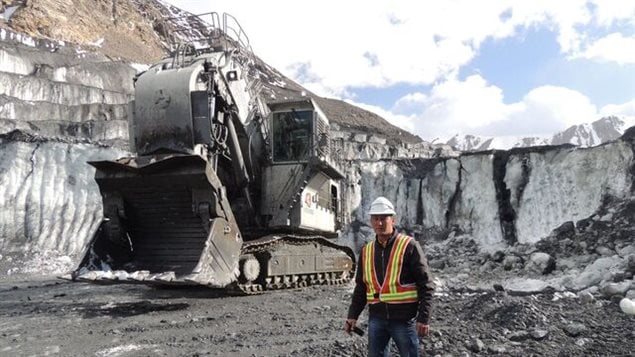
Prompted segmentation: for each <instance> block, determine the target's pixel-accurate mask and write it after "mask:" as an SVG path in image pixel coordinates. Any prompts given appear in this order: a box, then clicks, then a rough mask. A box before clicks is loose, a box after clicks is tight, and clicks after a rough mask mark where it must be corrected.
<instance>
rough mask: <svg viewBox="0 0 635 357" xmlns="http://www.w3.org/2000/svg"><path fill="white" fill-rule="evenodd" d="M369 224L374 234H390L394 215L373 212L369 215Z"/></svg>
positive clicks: (393, 224)
mask: <svg viewBox="0 0 635 357" xmlns="http://www.w3.org/2000/svg"><path fill="white" fill-rule="evenodd" d="M370 224H371V225H372V226H373V229H374V230H375V234H377V235H380V236H385V235H391V234H392V232H393V229H394V227H395V217H394V216H391V215H388V214H373V215H371V216H370Z"/></svg>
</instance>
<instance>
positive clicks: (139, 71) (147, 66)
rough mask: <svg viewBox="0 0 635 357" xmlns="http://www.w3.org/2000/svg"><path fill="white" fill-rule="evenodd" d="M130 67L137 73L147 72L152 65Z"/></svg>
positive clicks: (135, 64) (136, 64) (131, 65)
mask: <svg viewBox="0 0 635 357" xmlns="http://www.w3.org/2000/svg"><path fill="white" fill-rule="evenodd" d="M130 67H132V68H134V69H135V70H136V71H137V73H141V72H145V71H147V70H148V68H150V65H148V64H144V63H131V64H130Z"/></svg>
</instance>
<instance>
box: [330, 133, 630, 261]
mask: <svg viewBox="0 0 635 357" xmlns="http://www.w3.org/2000/svg"><path fill="white" fill-rule="evenodd" d="M631 136H632V135H631ZM633 152H634V145H633V140H632V139H627V138H626V135H625V137H623V139H622V140H617V141H615V142H611V143H608V144H605V145H601V146H598V147H594V148H585V149H581V148H575V147H571V146H554V147H535V148H523V149H514V150H511V151H493V152H481V153H470V154H464V155H461V156H459V157H455V158H443V159H441V158H434V159H425V158H420V159H396V160H381V161H366V160H352V161H350V164H349V165H346V167H348V169H347V185H346V188H347V190H348V193H349V194H350V198H349V209H350V212H351V224H350V225H349V226H348V227H347V228H346V229H344V230H343V233H342V238H341V241H342V243H344V244H347V245H349V246H351V247H352V248H354V250H356V251H359V249H360V248H361V246H362V245H363V243H364V242H366V241H368V240H370V239H372V237H373V236H374V234H373V232H372V229H371V227H370V225H369V217H368V216H367V214H366V212H368V209H369V206H370V203H371V202H372V201H373V200H374V199H375V198H376V197H377V196H385V197H387V198H388V199H390V200H391V201H392V202H393V203H395V209H396V211H397V213H398V217H397V223H398V227H399V228H401V229H404V230H405V231H407V232H409V233H411V234H414V235H416V236H419V237H421V238H422V239H432V237H435V236H437V237H438V236H439V234H440V235H441V236H443V234H445V235H447V233H449V232H450V231H455V232H457V233H459V234H462V233H463V234H467V235H470V236H471V237H472V238H473V239H474V240H475V241H476V242H477V243H478V244H479V246H480V247H481V249H483V250H484V251H493V250H496V249H501V248H504V247H505V246H508V245H513V244H515V243H528V244H532V243H535V242H537V241H538V240H540V239H541V238H544V237H545V236H547V235H548V234H549V233H551V231H552V230H553V229H555V228H557V227H558V226H560V225H561V224H562V223H564V222H567V221H573V222H576V221H578V220H580V219H583V218H587V217H589V216H591V215H593V214H594V212H595V211H596V210H597V209H598V208H599V207H600V206H601V204H602V202H603V198H604V197H606V196H607V195H610V196H614V197H618V198H624V197H628V196H630V195H632V190H633V187H634V185H633V179H634V175H633V173H634V172H635V164H634V159H633V157H634V154H633ZM444 232H445V233H444Z"/></svg>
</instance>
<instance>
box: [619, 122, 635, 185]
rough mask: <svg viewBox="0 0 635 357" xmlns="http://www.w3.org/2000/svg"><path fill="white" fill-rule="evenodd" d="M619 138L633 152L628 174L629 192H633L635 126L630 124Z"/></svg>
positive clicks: (634, 183) (634, 176) (634, 178)
mask: <svg viewBox="0 0 635 357" xmlns="http://www.w3.org/2000/svg"><path fill="white" fill-rule="evenodd" d="M621 140H623V141H624V142H626V143H627V144H628V145H629V146H630V147H631V151H632V152H633V159H632V162H633V164H632V165H631V169H630V174H631V181H632V182H631V194H633V193H635V126H632V127H630V128H628V129H626V131H625V132H624V134H623V135H622V137H621Z"/></svg>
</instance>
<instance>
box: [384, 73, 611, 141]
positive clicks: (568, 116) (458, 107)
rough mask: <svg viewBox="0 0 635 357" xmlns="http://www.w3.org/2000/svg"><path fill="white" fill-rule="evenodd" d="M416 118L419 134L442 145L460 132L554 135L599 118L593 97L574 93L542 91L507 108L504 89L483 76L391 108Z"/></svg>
mask: <svg viewBox="0 0 635 357" xmlns="http://www.w3.org/2000/svg"><path fill="white" fill-rule="evenodd" d="M392 112H394V113H400V114H401V115H404V114H409V115H410V116H411V117H414V119H411V120H412V121H413V125H414V133H415V134H418V135H420V136H421V137H422V138H425V139H427V140H432V139H433V138H436V137H439V138H441V139H442V140H444V139H448V138H450V137H452V136H453V135H454V134H456V133H458V132H464V133H471V134H477V135H483V136H510V135H525V136H540V135H549V134H553V133H554V132H557V131H559V130H563V129H565V128H567V127H569V126H571V125H574V124H580V123H586V122H590V121H593V120H596V119H598V113H597V109H596V107H595V106H594V105H593V104H592V103H591V101H590V100H589V98H587V97H586V96H584V95H583V94H581V93H579V92H576V91H574V90H571V89H567V88H562V87H556V86H542V87H538V88H535V89H533V90H532V91H530V92H529V93H528V94H527V95H526V96H525V97H524V98H523V99H522V100H521V101H519V102H516V103H511V104H505V103H504V101H503V95H502V92H501V90H500V88H498V87H496V86H493V85H491V84H488V83H487V82H486V81H485V79H483V78H482V77H480V76H478V75H473V76H470V77H468V78H467V79H466V80H465V81H459V80H456V79H452V80H448V81H446V82H443V83H440V84H439V85H437V86H435V87H434V88H433V89H432V90H431V92H430V95H425V94H422V93H417V94H409V95H407V96H404V97H403V98H401V99H400V100H399V101H397V104H396V105H395V107H394V108H393V109H392Z"/></svg>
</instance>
